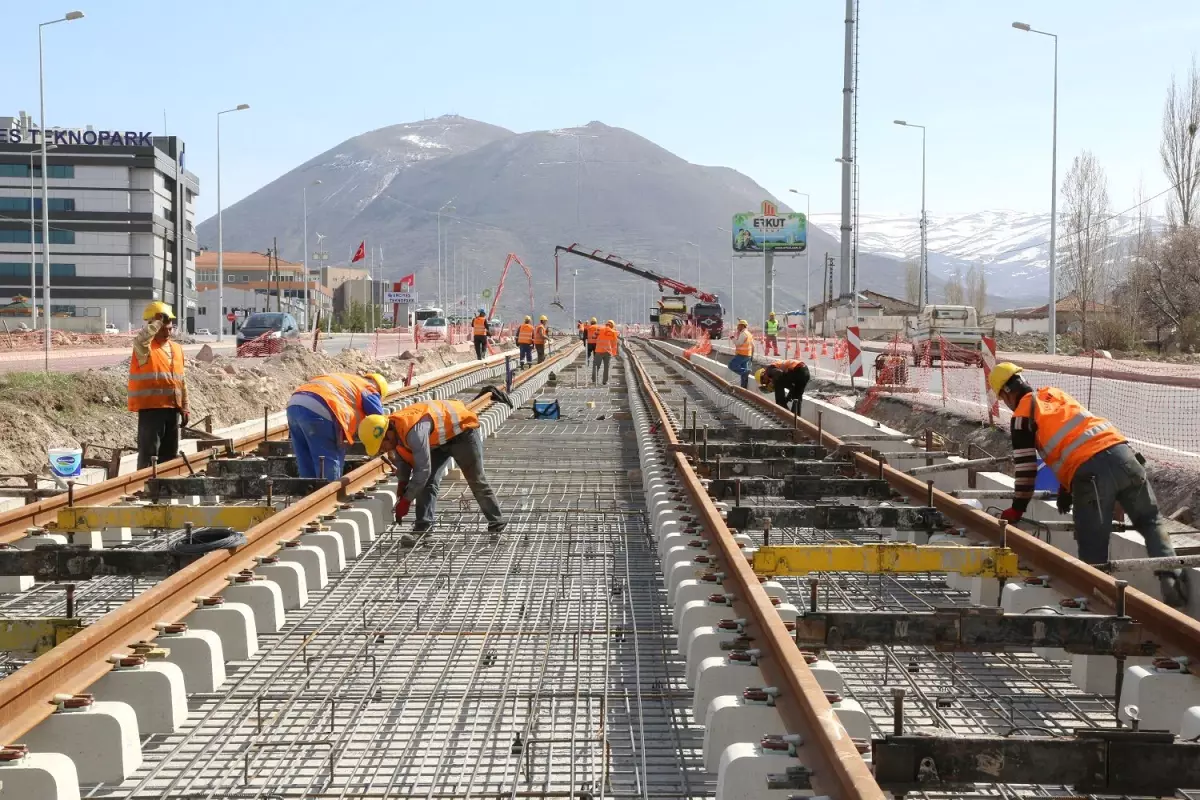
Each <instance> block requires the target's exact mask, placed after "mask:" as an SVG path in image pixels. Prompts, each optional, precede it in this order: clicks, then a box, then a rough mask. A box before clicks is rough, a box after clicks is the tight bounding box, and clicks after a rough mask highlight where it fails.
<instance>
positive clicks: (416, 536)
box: [400, 522, 433, 547]
mask: <svg viewBox="0 0 1200 800" xmlns="http://www.w3.org/2000/svg"><path fill="white" fill-rule="evenodd" d="M432 530H433V523H432V522H417V523H414V524H413V529H412V533H402V534H400V546H401V547H416V546H417V544H418V543H420V542H421V541H422V540H424V539H426V538H427V537H428V536H429V533H430V531H432Z"/></svg>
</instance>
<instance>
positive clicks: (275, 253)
mask: <svg viewBox="0 0 1200 800" xmlns="http://www.w3.org/2000/svg"><path fill="white" fill-rule="evenodd" d="M271 244H272V247H271V253H272V255H273V256H274V258H275V310H276V311H282V310H283V309H282V308H281V307H280V300H279V295H280V280H279V278H280V275H279V237H278V236H273V237H271Z"/></svg>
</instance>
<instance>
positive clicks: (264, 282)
mask: <svg viewBox="0 0 1200 800" xmlns="http://www.w3.org/2000/svg"><path fill="white" fill-rule="evenodd" d="M217 261H218V257H217V253H215V252H214V251H212V250H205V251H203V252H202V253H200V255H199V256H197V258H196V288H197V290H198V291H199V302H198V303H197V306H198V308H197V314H196V318H197V322H196V327H197V328H207V329H209V330H210V331H212V332H213V333H216V332H217V330H218V329H221V330H222V331H223V332H224V333H233V332H234V329H235V328H236V327H237V326H240V325H241V324H242V322H243V321H244V320H245V319H246V317H248V316H250V315H251V314H254V313H256V312H259V311H286V312H288V313H290V314H291V315H292V316H293V317H295V318H296V323H297V324H298V325H301V326H303V325H304V297H305V286H304V265H303V264H297V263H295V262H294V261H285V260H283V259H281V258H272V257H270V256H268V255H267V254H265V253H255V252H242V251H235V250H226V251H225V253H224V256H223V261H224V267H223V272H224V277H225V280H224V283H223V284H222V283H218V278H219V275H218V265H217ZM218 287H223V288H218ZM307 294H308V302H309V306H310V310H309V314H310V318H311V319H312V320H313V321H314V322H315V321H316V319H317V313H318V312H320V314H321V319H322V324H324V320H325V319H326V317H327V316H328V314H329V313H330V311H331V310H332V308H333V293H332V292H330V291H329V289H328V288H326V287H325V286H323V285H322V284H321V283H320V282H319V281H317V280H313V279H310V280H309V282H308V292H307ZM231 314H232V315H233V319H232V320H230V319H229V315H231Z"/></svg>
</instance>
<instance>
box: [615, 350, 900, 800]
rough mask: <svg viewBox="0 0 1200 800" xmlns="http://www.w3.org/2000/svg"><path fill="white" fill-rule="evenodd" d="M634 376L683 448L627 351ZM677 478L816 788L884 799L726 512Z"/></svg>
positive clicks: (693, 479)
mask: <svg viewBox="0 0 1200 800" xmlns="http://www.w3.org/2000/svg"><path fill="white" fill-rule="evenodd" d="M625 352H626V355H627V356H628V357H629V361H630V364H631V366H632V367H633V372H634V373H635V375H636V376H637V380H638V383H639V385H640V386H641V388H642V391H643V393H644V395H645V397H646V399H647V402H648V403H649V404H650V406H651V409H652V411H653V413H654V416H655V417H656V418H657V419H658V420H659V424H660V425H661V427H662V430H663V433H664V436H665V438H666V441H667V444H668V445H678V444H679V439H678V437H677V436H676V434H675V427H674V425H673V424H672V423H671V421H670V417H669V416H668V414H667V410H666V408H665V407H664V406H663V404H662V402H661V400H660V399H659V397H658V395H657V393H656V392H655V391H654V389H653V383H652V382H651V380H650V378H649V376H648V375H647V374H646V371H645V369H644V368H643V367H642V365H641V363H640V362H639V361H638V358H637V356H636V354H635V353H633V351H632V349H630V348H629V347H628V345H626V347H625ZM671 455H672V459H673V461H674V464H675V471H676V472H677V473H678V475H679V477H680V478H681V481H682V483H683V485H684V488H685V489H686V490H687V493H688V494H689V495H690V496H691V499H692V505H693V507H694V508H695V509H696V511H697V513H698V515H699V516H700V518H701V519H703V521H704V526H705V527H706V528H707V529H708V530H709V531H710V532H711V535H712V543H713V545H714V546H715V548H716V549H717V550H718V552H719V553H720V555H721V559H722V565H723V568H724V572H725V574H726V578H727V580H728V581H729V582H730V583H731V584H732V585H733V592H732V594H733V596H734V601H733V602H734V607H735V608H737V609H739V610H741V609H745V610H746V611H747V612H748V613H746V614H741V613H735V614H734V616H738V617H744V618H745V619H746V620H747V626H746V628H747V633H748V635H749V636H751V637H752V638H753V639H754V642H755V646H756V647H758V649H759V650H761V651H762V657H761V658H760V659H759V662H758V666H759V667H760V668H761V669H762V672H763V678H764V679H765V681H766V685H768V686H775V687H777V688H778V689H779V690H780V691H779V695H778V696H777V697H776V702H775V704H776V707H777V708H778V709H779V714H780V716H781V717H782V718H783V720H784V724H785V726H786V727H787V729H788V730H789V731H791V732H793V733H796V734H799V735H800V736H801V737H802V738H803V743H802V744H801V745H800V746H799V747H798V748H797V757H798V758H799V759H800V761H801V762H802V763H803V764H804V765H805V766H806V767H808V768H809V769H811V770H812V771H813V776H812V780H813V785H814V788H816V789H819V793H822V794H827V795H829V796H830V797H833V798H835V799H836V800H851V798H855V799H856V800H883V798H884V797H885V795H884V792H883V790H882V789H880V788H879V786H878V784H876V783H875V779H874V778H873V777H872V775H871V770H870V768H869V767H868V766H867V764H866V762H865V761H863V758H862V756H861V755H860V754H859V752H858V748H857V747H856V745H855V744H854V742H853V740H852V739H851V738H850V736H849V734H847V733H846V729H845V728H843V727H842V724H841V723H840V722H839V721H838V719H837V717H836V716H835V715H834V711H833V708H832V706H831V705H830V704H829V700H828V699H827V698H826V696H825V690H824V689H822V688H821V687H820V685H819V684H818V683H817V679H816V677H814V676H813V674H812V671H811V670H810V669H809V668H808V665H807V664H806V663H805V661H804V657H803V656H802V655H801V653H800V650H799V648H797V647H796V644H795V642H793V641H792V636H791V634H790V633H789V632H788V630H787V628H786V627H785V626H784V624H783V620H782V619H781V618H780V617H779V614H778V612H776V610H775V607H774V606H773V605H772V604H771V599H770V597H768V595H767V593H766V591H765V590H764V589H763V588H762V585H761V584H760V583H759V580H758V576H756V575H755V574H754V571H753V570H752V569H751V568H750V563H749V562H748V561H747V560H746V558H745V556H744V555H743V554H742V552H741V550H740V549H739V547H738V545H737V543H736V542H735V541H734V539H733V533H732V532H731V531H730V530H729V528H728V527H726V525H725V521H724V520H723V519H722V518H721V512H720V511H718V510H717V507H716V506H715V505H714V504H713V501H712V499H711V498H710V497H709V496H708V493H707V491H705V489H704V487H703V485H702V484H701V483H700V478H699V476H698V475H697V474H696V472H695V470H694V469H693V468H692V465H691V464H690V463H688V460H687V458H686V456H685V455H684V454H683V453H680V452H678V451H676V452H672V453H671Z"/></svg>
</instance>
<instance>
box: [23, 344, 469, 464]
mask: <svg viewBox="0 0 1200 800" xmlns="http://www.w3.org/2000/svg"><path fill="white" fill-rule="evenodd" d="M465 358H466V356H465V355H464V354H461V353H458V352H456V351H455V350H454V349H453V348H451V347H447V346H442V347H437V348H422V349H421V351H420V352H419V353H417V354H416V356H415V357H414V358H410V359H399V358H390V359H385V360H377V359H373V358H371V357H370V356H369V355H367V354H366V353H365V352H363V351H361V350H343V351H341V352H339V353H335V354H332V355H330V354H327V353H324V352H318V353H314V352H312V351H310V350H307V349H305V348H304V347H302V346H299V345H289V346H288V347H287V348H286V349H285V350H284V351H283V352H282V353H279V354H277V355H273V356H269V357H267V358H253V359H248V358H236V357H232V356H226V355H214V356H213V359H212V361H210V362H207V363H205V362H202V361H198V360H196V359H195V358H189V359H188V361H187V385H188V397H189V401H190V403H191V411H192V424H193V425H197V426H199V423H200V421H201V420H203V419H204V418H205V417H207V416H210V415H211V417H212V425H213V429H214V430H215V429H218V428H223V427H227V426H229V425H233V424H235V423H238V422H243V421H245V420H248V419H260V418H261V417H262V414H263V409H264V408H266V409H268V410H269V411H271V412H274V411H279V410H282V409H283V408H284V407H285V406H286V404H287V401H288V398H289V397H290V396H291V394H292V392H293V391H294V390H295V388H296V386H298V385H299V384H301V383H303V382H304V381H306V380H308V379H309V378H311V377H313V376H314V375H320V374H323V373H327V372H378V373H380V374H381V375H383V376H384V377H385V378H387V379H388V381H390V382H395V383H398V384H399V383H402V382H403V380H404V378H405V377H406V376H407V374H408V368H409V364H413V365H414V366H413V372H414V374H415V375H420V374H422V373H425V372H429V371H431V370H435V369H440V368H442V367H447V366H450V365H452V364H456V363H459V362H460V361H462V360H464V359H465ZM128 373H129V361H128V360H126V361H124V362H122V363H121V364H118V365H114V366H112V367H105V368H104V369H98V370H86V371H84V372H75V373H59V372H51V373H43V372H9V373H4V374H0V465H3V466H0V472H5V473H9V474H12V473H25V472H36V473H44V472H46V469H45V467H46V448H48V447H59V446H68V447H78V446H81V445H84V444H88V445H98V446H102V447H125V448H130V449H132V448H133V447H134V445H135V444H136V442H137V417H136V415H135V414H131V413H130V412H129V411H128V410H127V408H126V382H127V378H128Z"/></svg>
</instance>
